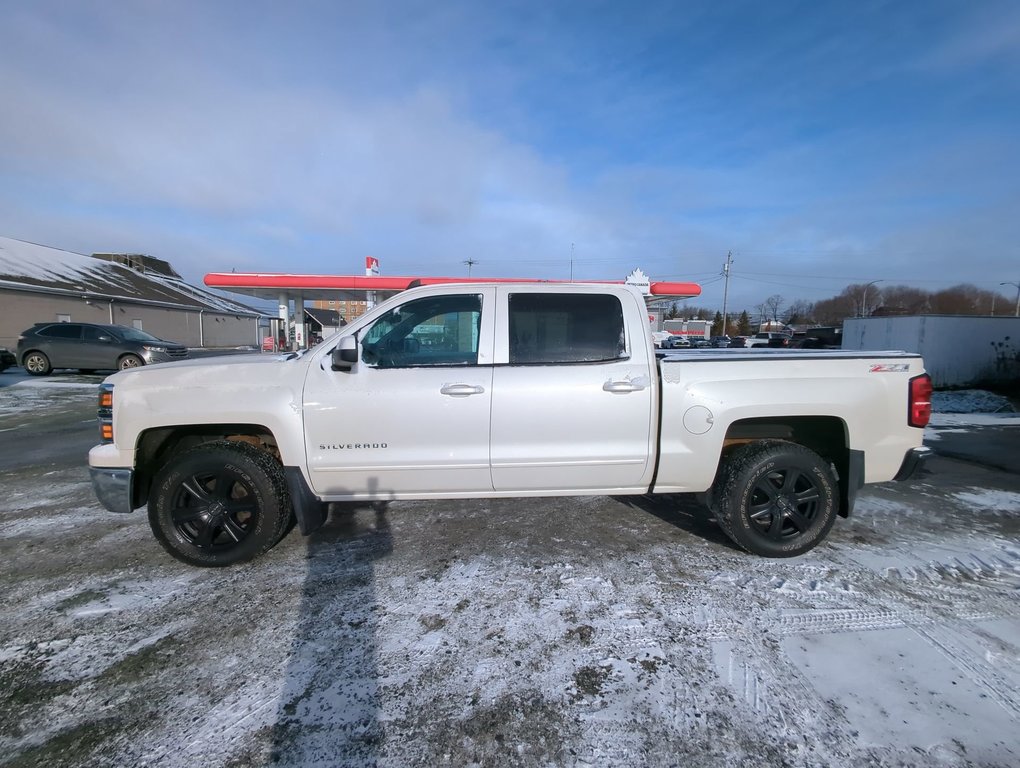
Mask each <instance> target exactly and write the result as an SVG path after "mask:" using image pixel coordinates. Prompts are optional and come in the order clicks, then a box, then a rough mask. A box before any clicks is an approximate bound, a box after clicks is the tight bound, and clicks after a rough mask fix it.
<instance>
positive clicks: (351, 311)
mask: <svg viewBox="0 0 1020 768" xmlns="http://www.w3.org/2000/svg"><path fill="white" fill-rule="evenodd" d="M311 304H312V308H313V309H331V310H333V311H334V312H337V313H339V315H340V317H341V318H342V319H343V320H344V321H345V322H348V323H349V322H351V321H352V320H354V319H355V318H357V317H361V316H362V315H363V314H365V313H366V312H367V311H368V302H367V301H352V300H348V299H318V300H316V301H313V302H312V303H311Z"/></svg>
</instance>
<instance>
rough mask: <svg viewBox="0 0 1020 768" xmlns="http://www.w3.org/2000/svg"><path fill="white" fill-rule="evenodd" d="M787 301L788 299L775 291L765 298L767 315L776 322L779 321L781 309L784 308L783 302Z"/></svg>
mask: <svg viewBox="0 0 1020 768" xmlns="http://www.w3.org/2000/svg"><path fill="white" fill-rule="evenodd" d="M785 303H786V299H784V298H783V297H782V296H780V295H779V294H778V293H774V294H772V295H771V296H769V297H768V298H767V299H765V315H766V317H768V318H769V319H771V320H772V322H774V323H778V322H779V310H781V309H782V308H783V304H785Z"/></svg>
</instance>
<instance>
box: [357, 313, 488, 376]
mask: <svg viewBox="0 0 1020 768" xmlns="http://www.w3.org/2000/svg"><path fill="white" fill-rule="evenodd" d="M481 320H482V297H481V296H479V295H456V296H430V297H427V298H424V299H416V300H414V301H409V302H407V303H406V304H402V305H401V306H399V307H397V308H396V309H392V310H390V311H389V312H387V313H386V314H385V315H383V316H382V317H380V318H379V319H378V320H376V321H375V322H374V323H373V324H372V325H371V326H370V327H369V328H368V329H367V330H366V331H365V332H364V333H363V335H362V337H361V360H362V362H364V363H367V364H368V365H371V366H373V367H375V368H411V367H417V366H423V365H476V364H477V363H478V332H479V328H480V327H481Z"/></svg>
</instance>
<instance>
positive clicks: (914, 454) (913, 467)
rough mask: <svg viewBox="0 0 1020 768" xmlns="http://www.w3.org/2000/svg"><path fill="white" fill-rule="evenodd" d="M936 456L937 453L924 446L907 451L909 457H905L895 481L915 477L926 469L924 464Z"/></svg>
mask: <svg viewBox="0 0 1020 768" xmlns="http://www.w3.org/2000/svg"><path fill="white" fill-rule="evenodd" d="M934 455H935V451H933V450H932V449H931V448H926V447H925V446H923V445H922V446H920V447H918V448H911V449H910V450H909V451H907V455H906V456H904V457H903V463H902V464H901V465H900V471H899V472H897V473H896V477H894V478H893V480H909V479H910V478H912V477H914V476H915V475H917V474H918V473H919V472H920V471H921V468H922V467H924V463H925V462H926V461H928V459H929V458H931V457H932V456H934Z"/></svg>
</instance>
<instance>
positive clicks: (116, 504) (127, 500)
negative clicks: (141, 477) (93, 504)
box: [89, 467, 135, 512]
mask: <svg viewBox="0 0 1020 768" xmlns="http://www.w3.org/2000/svg"><path fill="white" fill-rule="evenodd" d="M134 474H135V473H134V470H131V469H112V468H109V467H89V475H91V476H92V490H93V491H95V494H96V498H98V499H99V503H100V504H102V505H103V506H104V507H106V508H107V509H108V510H110V511H111V512H132V511H134V506H133V505H132V503H131V494H132V491H133V490H134V489H133V488H132V484H133V482H134Z"/></svg>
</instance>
